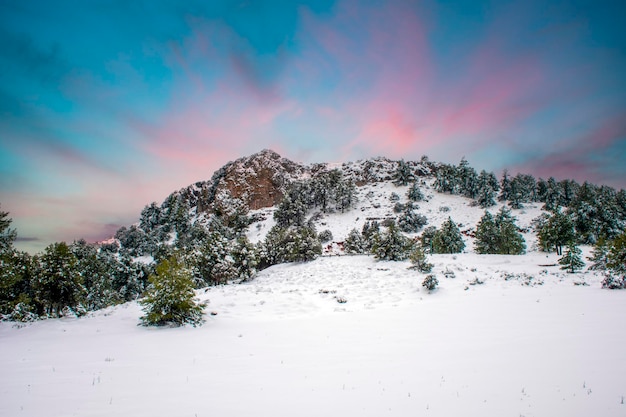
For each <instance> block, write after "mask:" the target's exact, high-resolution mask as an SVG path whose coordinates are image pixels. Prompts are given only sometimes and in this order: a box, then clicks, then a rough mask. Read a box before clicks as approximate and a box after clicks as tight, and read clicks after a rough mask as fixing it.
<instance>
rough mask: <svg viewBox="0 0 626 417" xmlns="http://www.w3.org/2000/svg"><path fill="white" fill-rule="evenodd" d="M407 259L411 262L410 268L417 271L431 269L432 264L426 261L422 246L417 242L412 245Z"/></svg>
mask: <svg viewBox="0 0 626 417" xmlns="http://www.w3.org/2000/svg"><path fill="white" fill-rule="evenodd" d="M409 260H410V261H411V264H412V266H411V269H416V270H418V271H419V272H430V271H432V269H433V264H431V263H429V262H428V258H427V257H426V253H425V252H424V248H423V247H422V245H420V244H419V243H418V244H415V245H414V246H413V250H412V251H411V254H410V255H409Z"/></svg>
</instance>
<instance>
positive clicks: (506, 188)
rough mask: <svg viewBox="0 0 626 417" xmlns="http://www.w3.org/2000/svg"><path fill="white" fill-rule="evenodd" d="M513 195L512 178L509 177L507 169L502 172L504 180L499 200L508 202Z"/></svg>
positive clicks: (501, 183)
mask: <svg viewBox="0 0 626 417" xmlns="http://www.w3.org/2000/svg"><path fill="white" fill-rule="evenodd" d="M510 194H511V178H510V177H509V172H508V171H507V170H506V169H505V170H504V172H502V180H500V196H499V197H498V200H500V201H506V200H508V199H509V196H510Z"/></svg>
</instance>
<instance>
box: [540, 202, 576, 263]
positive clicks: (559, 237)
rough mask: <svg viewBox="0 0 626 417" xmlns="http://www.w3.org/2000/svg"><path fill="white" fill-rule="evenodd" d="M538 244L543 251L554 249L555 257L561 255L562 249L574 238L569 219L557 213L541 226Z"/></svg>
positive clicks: (572, 226) (572, 227)
mask: <svg viewBox="0 0 626 417" xmlns="http://www.w3.org/2000/svg"><path fill="white" fill-rule="evenodd" d="M538 237H539V244H540V245H541V247H542V248H543V250H545V251H550V250H551V249H553V248H554V249H555V250H556V253H557V255H559V256H560V255H562V247H563V246H564V245H567V244H568V243H569V242H572V241H574V240H575V238H576V234H575V232H574V225H573V224H572V220H571V218H570V217H569V216H568V215H566V214H563V213H561V212H560V211H557V212H556V213H554V214H553V215H552V216H550V218H549V219H548V221H547V222H546V223H545V224H544V225H543V227H542V228H541V229H540V230H539V233H538Z"/></svg>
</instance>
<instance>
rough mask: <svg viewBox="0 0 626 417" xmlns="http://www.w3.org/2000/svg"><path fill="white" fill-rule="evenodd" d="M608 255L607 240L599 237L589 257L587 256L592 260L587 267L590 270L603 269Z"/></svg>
mask: <svg viewBox="0 0 626 417" xmlns="http://www.w3.org/2000/svg"><path fill="white" fill-rule="evenodd" d="M608 255H609V242H607V240H606V239H600V240H598V242H597V243H596V245H595V246H594V248H593V251H592V252H591V257H590V258H587V259H588V260H589V261H591V262H592V264H591V266H590V267H589V269H590V270H592V271H605V270H606V263H607V260H608Z"/></svg>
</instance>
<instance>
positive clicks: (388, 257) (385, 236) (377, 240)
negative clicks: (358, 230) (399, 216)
mask: <svg viewBox="0 0 626 417" xmlns="http://www.w3.org/2000/svg"><path fill="white" fill-rule="evenodd" d="M411 247H412V242H411V240H410V239H408V238H407V237H406V236H404V235H403V234H402V233H401V232H400V229H398V227H397V226H396V225H395V224H394V223H391V224H390V225H389V227H388V228H387V231H385V232H383V233H378V234H376V236H375V237H374V239H373V244H372V249H371V252H372V254H373V255H374V257H375V258H376V259H378V260H383V261H402V260H405V259H407V258H408V257H409V254H410V251H411Z"/></svg>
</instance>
